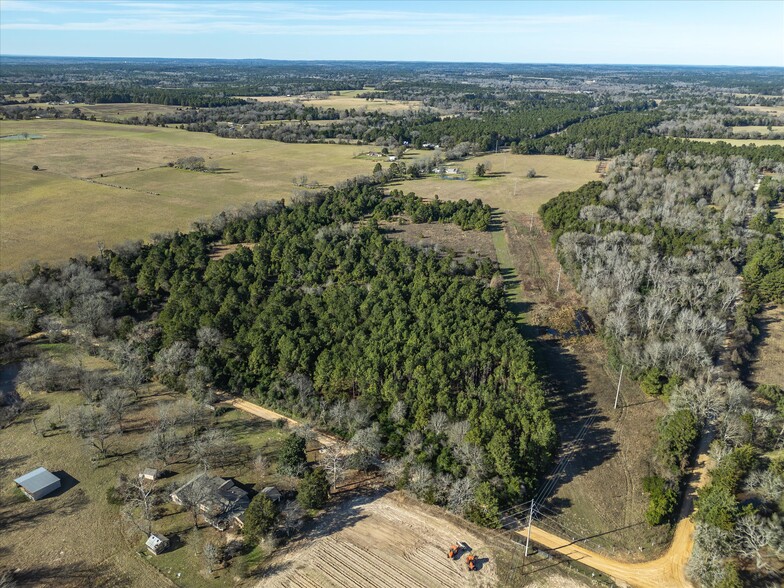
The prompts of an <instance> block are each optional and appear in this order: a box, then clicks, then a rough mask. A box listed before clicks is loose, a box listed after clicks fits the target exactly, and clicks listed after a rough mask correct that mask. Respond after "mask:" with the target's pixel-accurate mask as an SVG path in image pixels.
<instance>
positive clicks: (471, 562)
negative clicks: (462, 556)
mask: <svg viewBox="0 0 784 588" xmlns="http://www.w3.org/2000/svg"><path fill="white" fill-rule="evenodd" d="M466 565H467V566H468V571H469V572H475V571H476V556H475V555H472V554H469V555H467V556H466Z"/></svg>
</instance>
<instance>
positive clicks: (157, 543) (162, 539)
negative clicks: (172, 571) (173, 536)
mask: <svg viewBox="0 0 784 588" xmlns="http://www.w3.org/2000/svg"><path fill="white" fill-rule="evenodd" d="M144 545H145V546H146V547H147V549H148V550H149V551H150V552H152V553H153V554H155V555H159V554H161V553H163V552H164V551H166V548H167V547H168V546H169V538H168V537H166V535H159V534H157V533H153V534H152V535H150V537H149V538H148V539H147V542H146V543H145V544H144Z"/></svg>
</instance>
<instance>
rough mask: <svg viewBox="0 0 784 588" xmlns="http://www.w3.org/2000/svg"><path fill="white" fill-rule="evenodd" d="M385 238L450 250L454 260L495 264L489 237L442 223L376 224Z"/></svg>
mask: <svg viewBox="0 0 784 588" xmlns="http://www.w3.org/2000/svg"><path fill="white" fill-rule="evenodd" d="M379 224H380V226H381V227H382V228H383V229H384V234H385V235H386V236H387V237H389V238H392V239H400V240H401V241H403V242H404V243H407V244H408V245H412V246H414V247H419V248H446V249H451V250H452V251H454V252H455V253H456V254H457V257H458V258H460V257H466V256H472V257H477V256H478V257H487V258H488V259H492V260H493V261H495V260H496V253H495V248H494V247H493V239H492V236H491V233H488V232H481V233H480V232H477V231H463V230H461V229H460V228H459V227H457V226H456V225H453V224H446V223H444V224H442V223H425V224H417V223H408V222H406V223H403V224H398V223H395V222H385V223H379Z"/></svg>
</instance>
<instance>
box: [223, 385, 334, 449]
mask: <svg viewBox="0 0 784 588" xmlns="http://www.w3.org/2000/svg"><path fill="white" fill-rule="evenodd" d="M221 404H226V405H228V406H233V407H234V408H236V409H237V410H242V411H244V412H247V413H249V414H252V415H255V416H257V417H260V418H262V419H264V420H266V421H273V422H277V421H280V420H283V421H286V424H287V425H288V426H289V427H298V426H300V424H301V423H299V422H298V421H295V420H294V419H290V418H289V417H287V416H285V415H282V414H280V413H279V412H275V411H273V410H269V409H267V408H264V407H263V406H259V405H258V404H254V403H253V402H248V401H247V400H242V399H241V398H233V397H226V398H224V399H223V400H221ZM316 440H317V441H318V442H319V443H321V445H323V446H324V447H329V446H330V445H335V444H336V443H342V441H341V440H340V439H338V438H337V437H333V436H331V435H327V434H325V433H316Z"/></svg>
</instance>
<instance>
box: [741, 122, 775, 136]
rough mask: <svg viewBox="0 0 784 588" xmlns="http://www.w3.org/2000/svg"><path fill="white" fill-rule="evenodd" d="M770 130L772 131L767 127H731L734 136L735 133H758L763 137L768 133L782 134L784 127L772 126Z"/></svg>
mask: <svg viewBox="0 0 784 588" xmlns="http://www.w3.org/2000/svg"><path fill="white" fill-rule="evenodd" d="M771 129H772V130H769V129H768V127H763V126H754V125H749V126H747V127H732V132H733V133H735V134H737V133H759V134H760V135H762V136H763V137H764V136H765V135H767V134H768V133H770V132H774V133H781V132H784V126H776V125H773V126H772V127H771Z"/></svg>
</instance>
